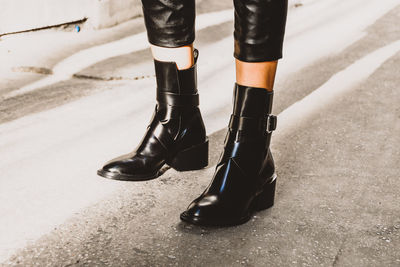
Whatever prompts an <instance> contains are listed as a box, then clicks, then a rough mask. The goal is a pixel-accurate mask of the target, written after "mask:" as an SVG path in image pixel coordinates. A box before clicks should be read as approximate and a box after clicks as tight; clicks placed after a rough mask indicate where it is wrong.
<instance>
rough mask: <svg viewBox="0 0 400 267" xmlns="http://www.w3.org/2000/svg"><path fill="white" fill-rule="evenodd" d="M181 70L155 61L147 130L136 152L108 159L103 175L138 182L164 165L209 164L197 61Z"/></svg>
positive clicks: (193, 167) (194, 167) (181, 168)
mask: <svg viewBox="0 0 400 267" xmlns="http://www.w3.org/2000/svg"><path fill="white" fill-rule="evenodd" d="M197 57H198V51H197V50H195V64H194V65H193V66H192V67H191V68H190V69H186V70H178V69H177V67H176V64H175V62H161V61H157V60H155V61H154V64H155V72H156V78H157V105H156V108H155V111H154V114H153V118H152V120H151V122H150V124H149V126H148V127H147V132H146V134H145V136H144V137H143V139H142V141H141V143H140V144H139V146H138V147H137V149H136V150H135V151H133V152H132V153H130V154H127V155H123V156H121V157H118V158H116V159H114V160H111V161H110V162H108V163H107V164H106V165H105V166H104V167H103V168H102V169H100V170H99V171H98V172H97V173H98V174H99V175H100V176H103V177H106V178H110V179H116V180H129V181H139V180H148V179H152V178H155V177H157V176H158V175H159V171H160V169H161V167H162V166H163V165H164V164H168V165H169V166H171V167H172V168H174V169H176V170H178V171H186V170H197V169H201V168H204V167H205V166H207V165H208V139H207V137H206V131H205V128H204V123H203V119H202V117H201V114H200V110H199V108H198V105H199V95H198V94H197V79H196V62H197Z"/></svg>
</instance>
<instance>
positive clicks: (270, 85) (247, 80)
mask: <svg viewBox="0 0 400 267" xmlns="http://www.w3.org/2000/svg"><path fill="white" fill-rule="evenodd" d="M277 65H278V61H265V62H244V61H240V60H238V59H236V83H237V84H240V85H244V86H250V87H259V88H265V89H267V90H268V91H272V90H273V89H274V81H275V74H276V68H277Z"/></svg>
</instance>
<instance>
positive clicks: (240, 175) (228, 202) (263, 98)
mask: <svg viewBox="0 0 400 267" xmlns="http://www.w3.org/2000/svg"><path fill="white" fill-rule="evenodd" d="M272 98H273V92H269V91H267V90H265V89H263V88H255V87H247V86H241V85H238V84H235V88H234V107H233V114H232V115H231V120H230V123H229V129H228V133H227V135H226V138H225V144H224V151H223V153H222V155H221V157H220V160H219V162H218V164H217V166H216V170H215V173H214V177H213V179H212V181H211V183H210V185H209V186H208V187H207V188H206V189H205V191H204V192H203V194H202V195H201V196H199V197H198V198H197V199H195V200H194V201H193V202H192V203H191V204H190V205H189V207H188V208H187V210H186V211H184V212H183V213H182V214H181V220H183V221H185V222H188V223H192V224H197V225H205V226H207V225H208V226H231V225H238V224H242V223H245V222H247V221H248V220H250V218H251V216H252V214H253V213H254V212H256V211H260V210H263V209H267V208H270V207H272V206H273V204H274V195H275V184H276V174H275V166H274V160H273V158H272V154H271V151H270V149H269V145H270V140H271V133H272V131H273V130H275V128H276V117H275V116H273V115H270V114H271V109H272Z"/></svg>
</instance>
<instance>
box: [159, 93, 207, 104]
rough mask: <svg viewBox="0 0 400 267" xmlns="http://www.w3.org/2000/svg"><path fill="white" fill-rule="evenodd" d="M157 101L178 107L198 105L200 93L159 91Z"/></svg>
mask: <svg viewBox="0 0 400 267" xmlns="http://www.w3.org/2000/svg"><path fill="white" fill-rule="evenodd" d="M157 102H158V103H162V104H167V105H170V106H178V107H197V106H198V105H199V95H198V94H197V93H196V94H193V95H180V94H174V93H170V92H162V91H158V92H157Z"/></svg>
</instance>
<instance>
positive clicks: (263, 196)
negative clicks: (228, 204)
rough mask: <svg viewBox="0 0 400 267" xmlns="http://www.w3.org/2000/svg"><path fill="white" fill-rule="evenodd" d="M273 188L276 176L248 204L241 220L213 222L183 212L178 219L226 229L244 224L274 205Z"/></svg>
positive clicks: (209, 219)
mask: <svg viewBox="0 0 400 267" xmlns="http://www.w3.org/2000/svg"><path fill="white" fill-rule="evenodd" d="M275 187H276V174H274V175H273V176H272V180H271V181H270V182H268V183H267V184H265V185H264V187H263V191H262V192H261V193H260V194H259V195H258V196H256V197H255V198H254V199H253V201H252V203H251V204H250V208H249V211H248V214H247V215H245V216H243V217H241V218H238V219H227V220H215V219H214V220H213V219H212V218H202V217H193V216H190V215H189V214H187V213H186V212H183V213H182V214H181V215H180V219H181V220H182V221H184V222H186V223H190V224H194V225H199V226H217V227H227V226H235V225H240V224H244V223H246V222H248V221H249V220H250V219H251V218H252V216H253V214H254V213H255V212H258V211H262V210H266V209H269V208H271V207H272V206H273V205H274V199H275Z"/></svg>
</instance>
